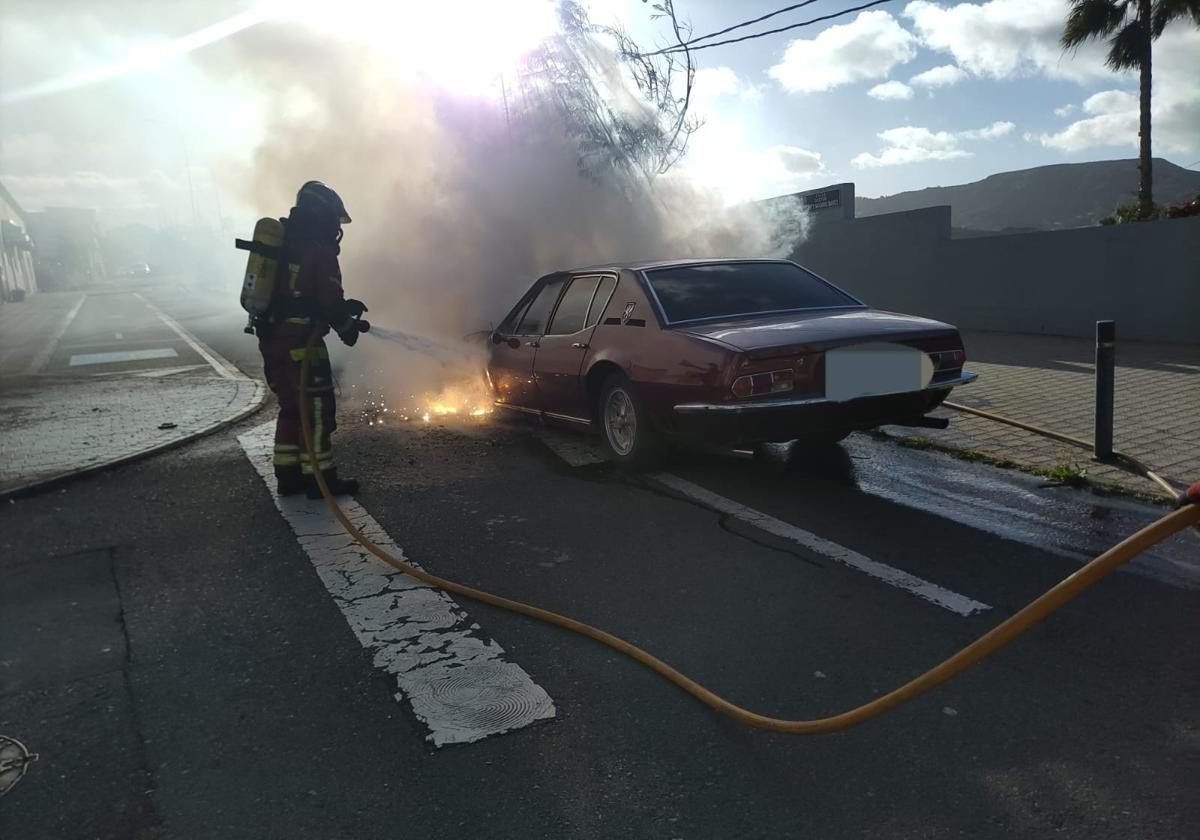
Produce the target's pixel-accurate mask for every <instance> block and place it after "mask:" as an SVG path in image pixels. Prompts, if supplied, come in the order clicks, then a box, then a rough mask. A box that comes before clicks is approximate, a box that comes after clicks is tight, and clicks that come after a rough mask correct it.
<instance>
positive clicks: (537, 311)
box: [515, 277, 566, 335]
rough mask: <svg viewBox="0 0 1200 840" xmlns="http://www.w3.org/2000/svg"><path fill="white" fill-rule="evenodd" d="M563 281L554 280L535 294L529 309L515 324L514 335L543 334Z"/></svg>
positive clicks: (561, 279) (559, 279) (560, 278)
mask: <svg viewBox="0 0 1200 840" xmlns="http://www.w3.org/2000/svg"><path fill="white" fill-rule="evenodd" d="M565 279H566V278H562V277H559V278H555V279H554V280H550V281H548V282H547V283H546V285H545V286H543V287H542V289H541V291H539V292H538V293H537V297H535V298H534V299H533V303H531V304H529V308H528V309H526V310H525V314H524V315H522V316H521V322H520V323H519V324H517V331H516V333H515V334H516V335H542V334H543V333H544V331H545V329H546V319H547V318H548V317H550V311H551V310H552V309H554V302H555V301H556V300H558V293H559V292H561V291H562V287H563V281H564V280H565Z"/></svg>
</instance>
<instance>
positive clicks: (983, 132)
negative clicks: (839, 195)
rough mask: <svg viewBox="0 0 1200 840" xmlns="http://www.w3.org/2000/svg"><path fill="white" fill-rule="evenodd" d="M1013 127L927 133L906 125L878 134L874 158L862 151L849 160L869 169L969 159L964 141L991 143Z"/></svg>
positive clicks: (995, 125) (1003, 125) (994, 125)
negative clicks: (878, 147) (880, 143)
mask: <svg viewBox="0 0 1200 840" xmlns="http://www.w3.org/2000/svg"><path fill="white" fill-rule="evenodd" d="M1014 128H1016V126H1015V125H1013V124H1012V123H1010V122H994V123H992V124H991V125H989V126H987V127H986V128H976V129H970V130H967V131H957V132H954V131H930V130H929V129H928V128H924V127H921V126H912V125H906V126H901V127H900V128H889V129H887V130H886V131H881V132H879V135H878V136H879V139H880V140H882V141H883V142H884V148H883V150H882V151H880V152H879V154H877V155H873V154H871V153H869V152H863V153H862V154H860V155H857V156H855V158H854V159H853V160H851V161H850V165H851V166H853V167H854V168H855V169H872V168H876V167H880V166H902V165H904V164H908V163H921V162H922V161H927V160H953V159H955V158H965V157H970V156H971V154H972V153H971V152H969V151H967V150H966V149H963V148H962V147H961V146H960V142H961V141H963V140H994V139H996V138H997V137H1002V136H1004V135H1005V134H1008V133H1010V132H1011V131H1012V130H1013V129H1014Z"/></svg>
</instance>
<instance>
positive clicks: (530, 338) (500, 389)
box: [488, 276, 566, 410]
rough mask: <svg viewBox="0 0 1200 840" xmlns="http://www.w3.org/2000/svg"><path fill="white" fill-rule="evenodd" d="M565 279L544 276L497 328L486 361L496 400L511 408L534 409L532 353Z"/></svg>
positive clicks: (535, 389)
mask: <svg viewBox="0 0 1200 840" xmlns="http://www.w3.org/2000/svg"><path fill="white" fill-rule="evenodd" d="M565 281H566V278H565V277H561V276H560V277H550V278H547V279H546V280H545V281H544V282H543V283H542V284H541V286H540V287H538V288H537V289H536V290H535V291H534V292H533V295H532V297H531V298H530V300H529V303H528V304H527V305H526V306H525V307H524V309H522V308H521V307H518V308H517V311H515V312H514V313H513V315H512V316H510V318H507V319H505V323H504V324H502V325H501V327H500V329H499V330H497V332H496V335H495V336H494V338H493V342H494V346H493V347H492V352H491V358H490V360H489V365H488V375H489V376H491V379H492V387H493V389H494V390H495V393H496V400H497V402H500V403H503V404H504V405H508V406H512V407H514V408H525V409H529V410H536V409H537V388H536V386H535V384H534V379H533V360H534V355H535V354H536V353H537V348H538V342H539V339H541V337H542V333H543V332H545V329H546V322H547V321H548V320H549V318H550V313H551V312H553V311H554V304H555V303H557V302H558V296H559V294H561V293H562V289H563V284H564V282H565Z"/></svg>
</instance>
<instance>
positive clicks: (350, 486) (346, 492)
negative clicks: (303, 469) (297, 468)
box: [306, 467, 358, 499]
mask: <svg viewBox="0 0 1200 840" xmlns="http://www.w3.org/2000/svg"><path fill="white" fill-rule="evenodd" d="M321 475H322V476H323V477H324V478H325V486H326V487H328V488H329V494H330V495H331V496H353V495H355V494H356V493H358V482H357V481H355V480H354V479H353V478H338V474H337V468H336V467H335V468H333V469H332V470H325V471H324V472H322V473H321ZM307 478H308V487H307V490H306V492H307V493H308V498H310V499H319V498H321V488H320V487H319V486H318V485H317V480H316V478H314V477H313V476H307Z"/></svg>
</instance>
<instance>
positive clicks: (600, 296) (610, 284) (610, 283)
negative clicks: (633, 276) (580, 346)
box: [584, 275, 617, 328]
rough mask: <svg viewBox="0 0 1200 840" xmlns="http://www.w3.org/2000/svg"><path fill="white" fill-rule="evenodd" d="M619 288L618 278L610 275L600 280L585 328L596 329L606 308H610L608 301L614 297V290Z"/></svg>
mask: <svg viewBox="0 0 1200 840" xmlns="http://www.w3.org/2000/svg"><path fill="white" fill-rule="evenodd" d="M616 286H617V278H615V277H613V276H611V275H608V276H605V277H601V278H600V285H599V286H598V287H597V289H596V294H595V295H594V296H593V297H592V306H591V308H590V309H589V310H588V315H587V323H586V324H584V327H585V328H587V327H594V326H596V324H597V323H599V321H600V318H601V317H602V316H603V315H604V307H606V306H608V299H609V298H611V297H612V293H613V289H615V288H616Z"/></svg>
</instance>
